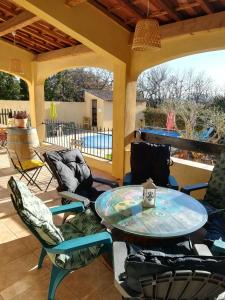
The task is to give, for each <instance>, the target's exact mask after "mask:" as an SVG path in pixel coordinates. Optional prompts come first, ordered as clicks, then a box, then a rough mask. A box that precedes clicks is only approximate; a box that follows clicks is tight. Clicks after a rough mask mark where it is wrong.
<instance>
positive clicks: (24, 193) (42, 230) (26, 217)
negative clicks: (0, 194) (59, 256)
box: [8, 177, 64, 245]
mask: <svg viewBox="0 0 225 300" xmlns="http://www.w3.org/2000/svg"><path fill="white" fill-rule="evenodd" d="M8 187H9V189H10V193H11V195H12V201H13V205H14V207H15V209H16V210H17V212H18V214H19V216H20V217H21V219H22V221H23V222H24V223H25V224H26V225H27V226H28V228H29V229H30V230H31V231H33V232H34V233H36V236H37V237H38V238H39V239H40V240H42V241H43V242H44V243H45V244H47V245H57V244H58V243H60V242H62V241H64V238H63V235H62V233H61V231H60V229H58V228H57V227H56V226H55V225H54V223H53V220H52V213H51V211H50V210H49V208H48V207H47V206H46V205H45V204H44V203H43V202H42V201H41V200H40V199H39V198H38V197H36V196H35V195H33V194H32V193H31V192H30V190H29V189H28V188H27V186H26V185H25V184H24V183H23V182H21V181H19V180H15V179H14V178H13V177H11V178H10V180H9V182H8Z"/></svg>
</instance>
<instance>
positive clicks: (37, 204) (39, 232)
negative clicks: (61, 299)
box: [8, 177, 112, 300]
mask: <svg viewBox="0 0 225 300" xmlns="http://www.w3.org/2000/svg"><path fill="white" fill-rule="evenodd" d="M8 187H9V190H10V195H11V199H12V202H13V205H14V207H15V209H16V211H17V213H18V215H19V217H20V219H21V220H22V222H23V223H24V224H25V225H26V226H27V227H28V228H29V230H30V231H31V232H32V233H33V234H34V235H35V237H36V238H37V239H38V240H39V242H40V243H41V246H42V250H41V254H40V258H39V262H38V268H39V269H40V268H41V267H42V264H43V260H44V258H45V256H46V255H48V256H49V258H50V260H51V262H52V271H51V278H50V284H49V292H48V300H53V299H54V297H55V292H56V288H57V286H58V285H59V284H60V282H61V281H62V280H63V279H64V278H65V277H66V276H67V275H68V274H69V273H70V272H71V271H74V270H76V269H79V268H82V267H84V266H86V265H88V264H90V263H91V262H92V261H93V260H94V259H95V258H96V257H97V256H99V255H101V254H102V253H104V252H108V251H111V243H112V240H111V235H110V234H109V233H108V232H106V231H105V229H104V227H103V226H102V225H101V224H100V223H99V220H98V219H97V218H96V216H95V215H94V214H93V213H91V212H90V211H85V209H84V206H83V204H82V203H81V202H74V203H71V204H69V205H63V206H58V207H54V208H50V209H49V208H48V207H47V206H46V205H45V204H44V203H43V202H42V201H41V200H40V199H39V198H38V197H36V196H34V195H32V194H31V192H30V191H29V190H28V188H27V186H25V184H24V183H23V182H21V181H16V180H15V179H14V178H13V177H11V178H10V180H9V182H8ZM67 212H72V213H75V216H74V217H73V218H72V219H70V220H68V221H67V222H66V223H64V224H62V225H61V226H60V227H56V226H55V225H54V223H53V218H52V216H53V215H57V214H61V213H67ZM81 284H82V283H81Z"/></svg>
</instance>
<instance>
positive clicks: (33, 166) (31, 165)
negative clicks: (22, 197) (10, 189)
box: [6, 147, 45, 190]
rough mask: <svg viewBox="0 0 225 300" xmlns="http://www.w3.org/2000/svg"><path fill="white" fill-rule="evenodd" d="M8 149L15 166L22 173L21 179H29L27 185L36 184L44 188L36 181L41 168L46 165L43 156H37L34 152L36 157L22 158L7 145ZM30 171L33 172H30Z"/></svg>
mask: <svg viewBox="0 0 225 300" xmlns="http://www.w3.org/2000/svg"><path fill="white" fill-rule="evenodd" d="M6 149H7V152H8V155H9V158H10V160H11V162H12V164H13V166H14V168H15V169H16V170H17V171H18V172H19V173H20V174H21V177H20V180H21V179H22V178H25V179H26V180H27V185H29V184H31V185H35V186H36V187H37V188H38V189H39V190H42V189H41V188H40V186H39V185H38V184H37V182H36V180H37V178H38V175H39V174H40V171H41V169H42V168H43V167H44V166H45V162H44V161H43V160H42V159H41V157H38V158H37V157H36V154H35V153H34V159H23V160H22V159H21V158H20V157H19V155H18V154H17V152H16V150H14V149H10V148H7V147H6ZM30 172H32V173H31V174H30Z"/></svg>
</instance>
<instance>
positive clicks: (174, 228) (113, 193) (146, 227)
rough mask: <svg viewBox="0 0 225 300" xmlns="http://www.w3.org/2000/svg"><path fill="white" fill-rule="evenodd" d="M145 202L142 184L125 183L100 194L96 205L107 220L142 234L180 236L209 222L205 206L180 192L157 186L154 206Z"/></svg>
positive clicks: (164, 236) (106, 221)
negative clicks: (126, 184)
mask: <svg viewBox="0 0 225 300" xmlns="http://www.w3.org/2000/svg"><path fill="white" fill-rule="evenodd" d="M142 201H143V187H142V186H140V185H139V186H137V185H130V186H123V187H118V188H115V189H112V190H108V191H106V192H104V193H103V194H101V195H100V196H99V197H98V198H97V200H96V203H95V208H96V211H97V213H98V215H99V216H100V217H101V218H102V220H104V221H105V223H107V224H109V225H111V226H112V227H114V228H117V229H119V230H122V231H123V232H126V233H130V234H134V235H138V236H142V237H150V238H174V237H181V236H184V235H187V234H190V233H192V232H194V231H197V230H198V229H199V228H201V227H202V226H203V225H204V224H205V223H206V222H207V218H208V216H207V212H206V209H205V208H204V206H203V205H202V204H201V203H200V202H198V201H197V200H195V199H194V198H192V197H191V196H188V195H186V194H184V193H181V192H179V191H175V190H172V189H168V188H162V187H159V188H157V190H156V207H154V208H144V207H143V206H142Z"/></svg>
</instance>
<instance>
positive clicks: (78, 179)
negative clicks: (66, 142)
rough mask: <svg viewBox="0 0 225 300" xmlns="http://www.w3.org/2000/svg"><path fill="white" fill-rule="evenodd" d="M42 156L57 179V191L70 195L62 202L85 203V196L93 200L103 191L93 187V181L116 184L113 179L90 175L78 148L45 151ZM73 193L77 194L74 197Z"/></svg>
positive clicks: (112, 186)
mask: <svg viewBox="0 0 225 300" xmlns="http://www.w3.org/2000/svg"><path fill="white" fill-rule="evenodd" d="M43 156H44V157H45V160H46V162H47V163H48V165H49V167H50V169H51V171H52V173H53V174H54V176H55V178H56V179H57V181H58V185H59V186H58V188H57V190H58V192H61V195H62V196H63V195H67V196H70V200H68V197H67V199H66V200H63V203H68V201H71V200H75V199H77V200H79V201H84V202H85V203H87V202H86V200H87V199H86V198H88V199H89V200H90V201H91V202H94V201H95V200H96V198H97V197H98V196H99V195H100V194H101V193H102V192H103V191H98V190H97V189H96V188H94V187H93V186H92V185H93V182H98V183H101V184H104V185H108V186H110V187H111V188H115V187H117V186H118V183H117V182H115V181H111V180H106V179H103V178H94V177H92V174H91V170H90V168H89V167H88V166H87V164H86V162H85V160H84V158H83V156H82V154H81V152H80V150H78V149H73V150H62V151H52V152H46V153H44V154H43ZM65 192H67V193H65ZM73 193H76V194H77V195H76V196H75V197H74V195H73ZM79 196H81V197H79ZM84 197H86V198H85V199H86V200H85V199H84Z"/></svg>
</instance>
